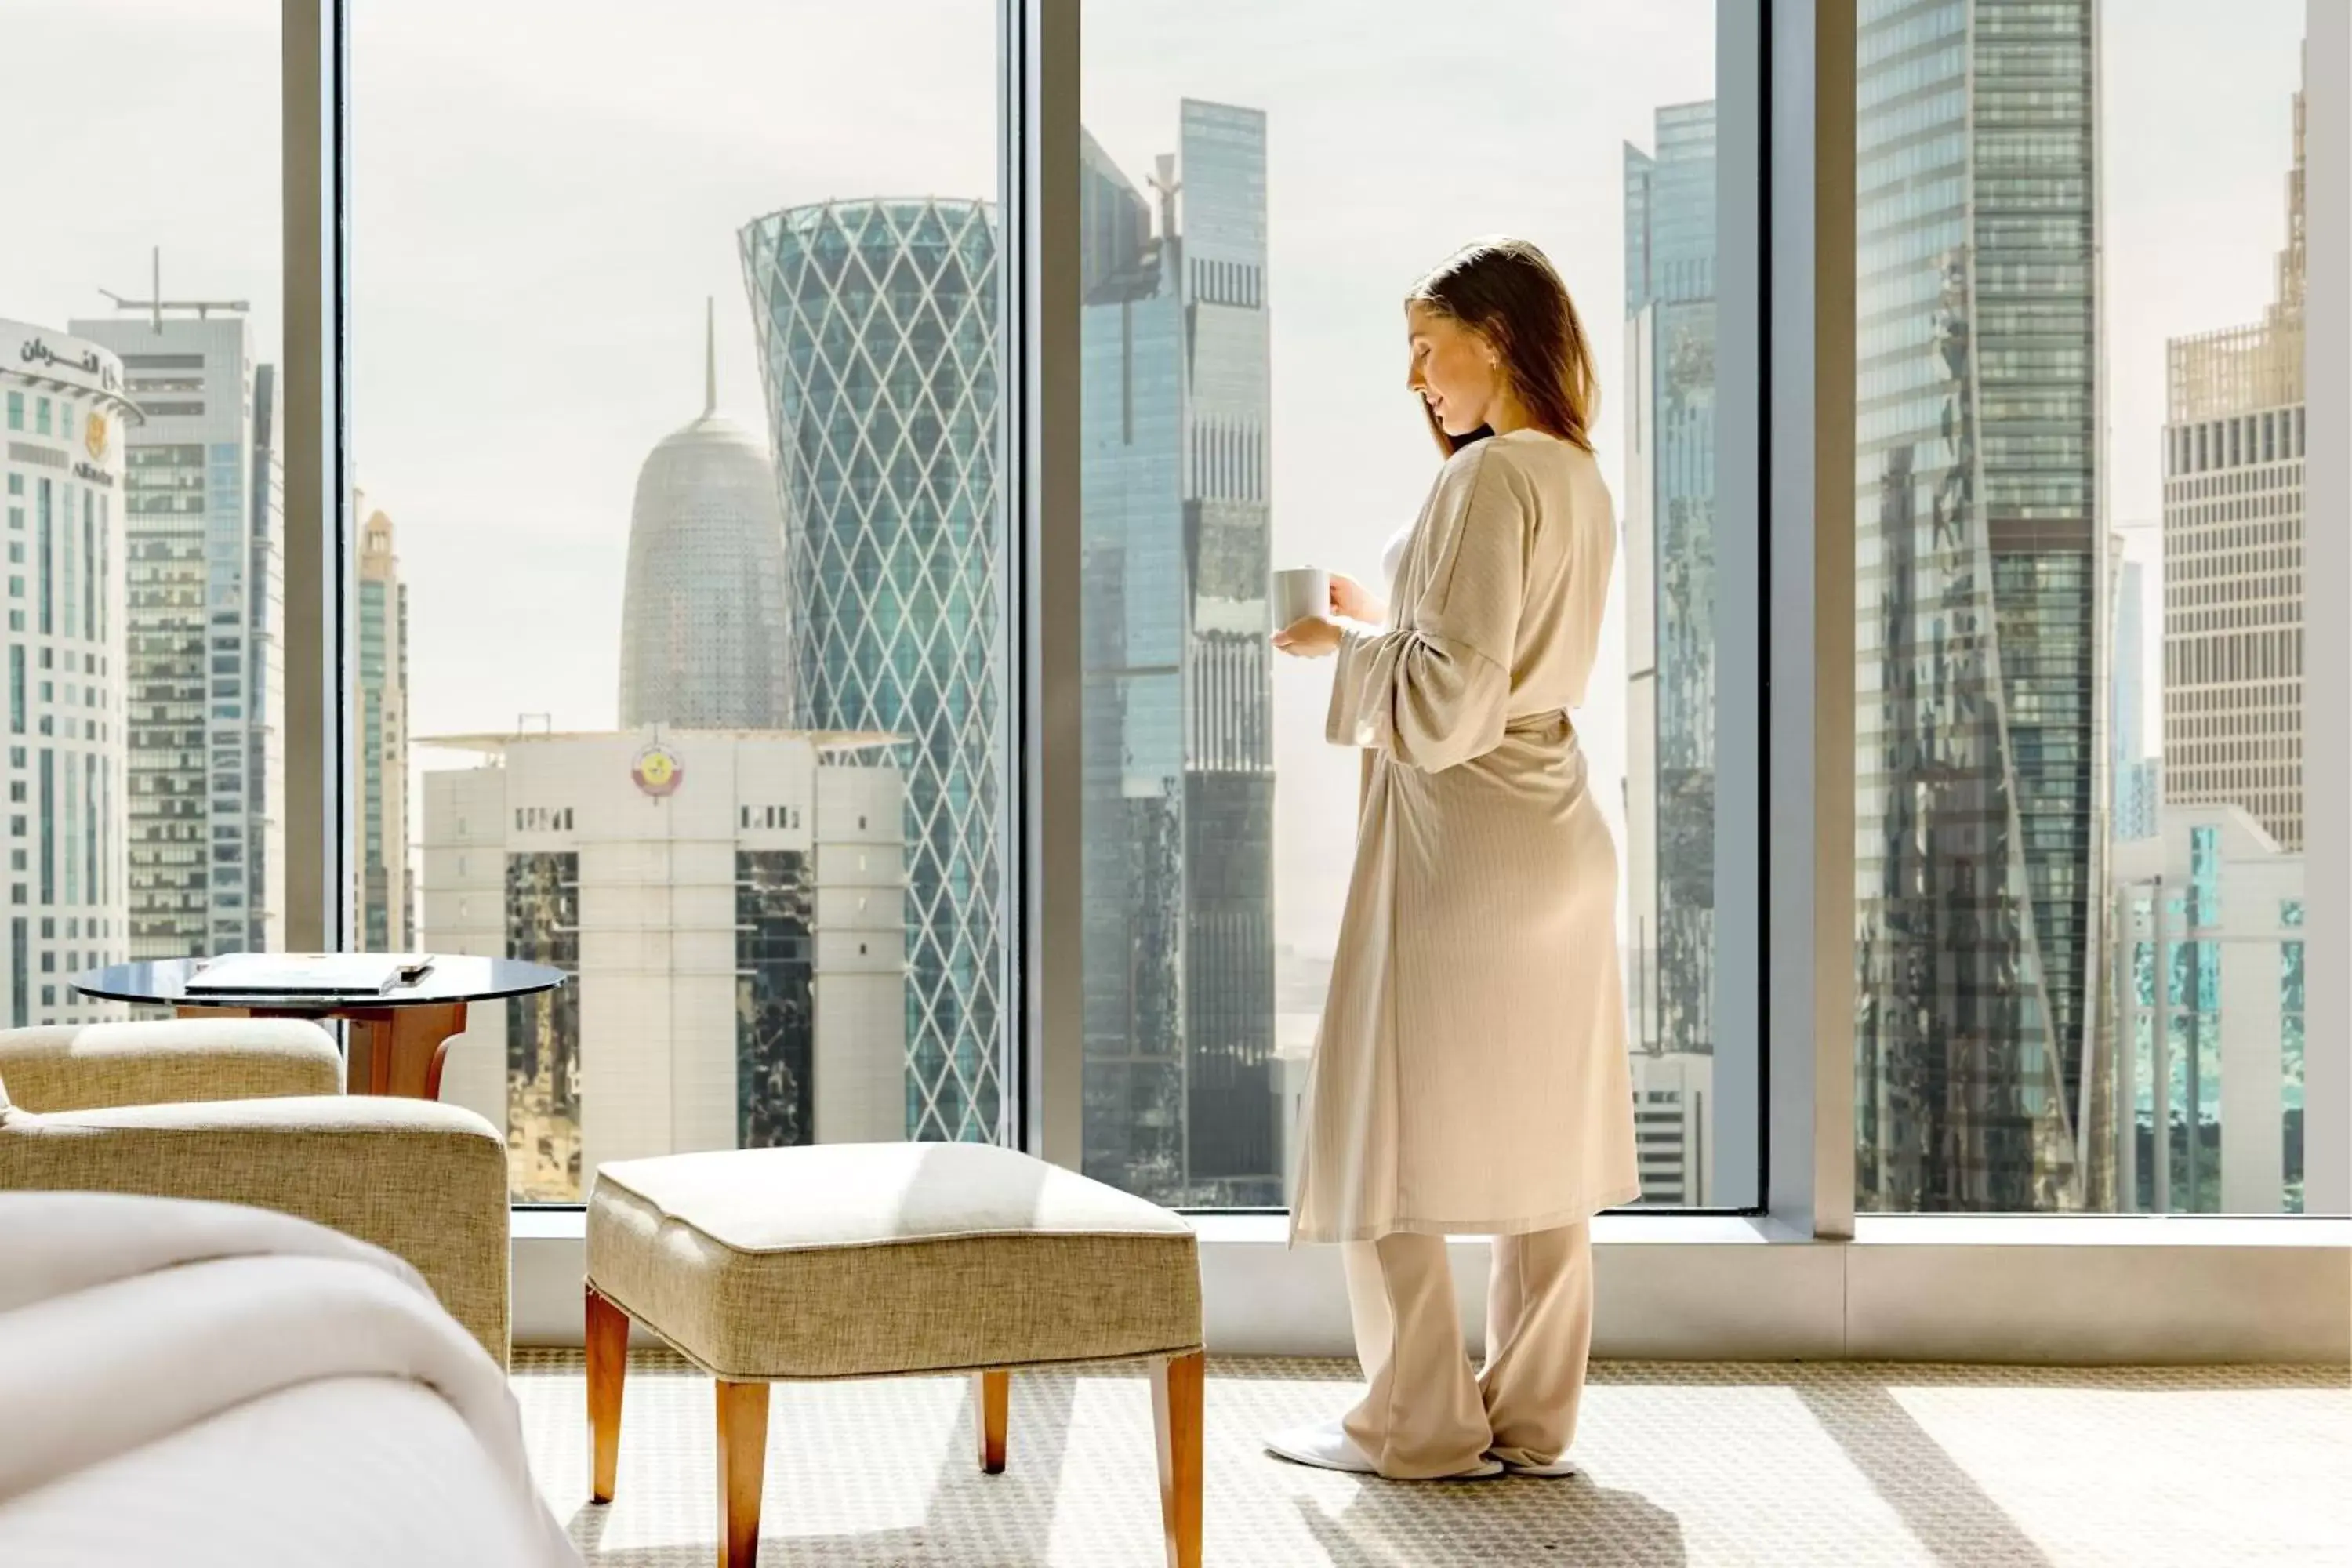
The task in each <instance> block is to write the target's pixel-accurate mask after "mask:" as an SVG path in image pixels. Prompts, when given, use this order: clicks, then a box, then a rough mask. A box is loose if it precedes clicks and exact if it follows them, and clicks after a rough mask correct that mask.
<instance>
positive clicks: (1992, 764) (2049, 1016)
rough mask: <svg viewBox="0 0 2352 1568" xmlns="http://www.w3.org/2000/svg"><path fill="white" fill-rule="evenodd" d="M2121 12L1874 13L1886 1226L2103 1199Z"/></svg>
mask: <svg viewBox="0 0 2352 1568" xmlns="http://www.w3.org/2000/svg"><path fill="white" fill-rule="evenodd" d="M2095 19H2096V5H2095V0H1863V5H1862V12H1861V31H1860V40H1859V54H1860V83H1859V91H1860V98H1859V101H1858V105H1857V108H1858V113H1859V121H1858V127H1857V149H1856V151H1857V159H1858V163H1857V169H1856V186H1857V197H1858V207H1859V210H1858V212H1857V233H1856V241H1857V245H1858V247H1859V250H1858V256H1857V262H1856V266H1857V276H1856V280H1855V281H1856V291H1857V313H1856V342H1855V352H1856V357H1857V361H1858V364H1857V369H1858V372H1859V382H1858V385H1857V389H1856V390H1857V405H1856V413H1857V417H1858V420H1859V426H1858V429H1857V432H1856V451H1855V457H1856V468H1857V472H1856V475H1855V526H1856V529H1857V531H1858V540H1857V548H1856V552H1855V566H1856V578H1857V591H1858V602H1857V605H1856V609H1857V616H1856V626H1855V641H1856V650H1857V656H1858V658H1857V665H1858V668H1857V671H1856V674H1857V700H1856V709H1855V746H1856V751H1857V766H1858V769H1859V773H1858V778H1857V789H1856V795H1855V817H1856V820H1855V835H1856V838H1855V879H1856V886H1855V895H1856V908H1855V920H1856V925H1857V932H1856V935H1857V959H1858V964H1859V970H1858V974H1857V983H1858V991H1857V995H1856V1042H1855V1044H1856V1059H1855V1066H1856V1073H1857V1082H1856V1096H1855V1110H1856V1116H1855V1122H1856V1127H1855V1132H1856V1146H1857V1168H1856V1189H1855V1202H1856V1203H1857V1205H1859V1206H1861V1207H1863V1208H1864V1209H1881V1210H1889V1209H1891V1210H1918V1209H1927V1210H1942V1209H1969V1210H1986V1209H1994V1210H2042V1209H2053V1208H2070V1207H2075V1206H2079V1205H2083V1204H2084V1202H2085V1201H2086V1192H2087V1193H2095V1187H2090V1188H2086V1178H2092V1177H2094V1176H2095V1173H2092V1172H2089V1171H2087V1170H2086V1169H2085V1165H2084V1160H2083V1158H2082V1157H2081V1154H2080V1152H2079V1151H2078V1146H2077V1143H2076V1138H2077V1135H2078V1133H2080V1132H2082V1131H2084V1129H2083V1121H2084V1113H2083V1107H2084V1105H2085V1104H2086V1103H2087V1102H2089V1101H2090V1100H2092V1099H2093V1098H2094V1090H2095V1089H2097V1087H2098V1086H2097V1085H2095V1084H2094V1083H2092V1082H2091V1081H2089V1080H2090V1079H2093V1078H2095V1077H2097V1076H2099V1073H2100V1069H2099V1068H2097V1066H2096V1063H2097V1057H2098V1054H2097V1053H2095V1052H2094V1051H2091V1050H2088V1049H2086V1047H2087V1044H2088V1041H2089V1037H2090V1034H2091V1031H2092V1030H2093V1028H2094V1027H2095V1020H2096V1016H2097V1014H2098V1012H2099V1007H2098V1005H2097V1002H2098V995H2097V992H2096V989H2095V978H2094V977H2095V973H2096V967H2097V966H2096V955H2097V952H2098V951H2099V948H2098V935H2097V931H2096V930H2095V922H2096V921H2097V919H2098V915H2099V910H2100V904H2101V900H2100V898H2099V896H2098V895H2099V891H2100V889H2102V887H2103V885H2104V882H2105V843H2104V827H2103V823H2104V815H2103V814H2102V813H2100V812H2097V811H2095V810H2094V802H2095V801H2097V800H2099V799H2100V798H2101V793H2102V791H2101V784H2102V783H2103V781H2101V780H2100V779H2099V777H2098V774H2099V772H2100V767H2101V763H2102V757H2101V752H2102V747H2103V744H2104V734H2103V731H2104V725H2105V713H2104V709H2105V692H2106V680H2105V660H2106V657H2107V656H2106V652H2105V637H2104V632H2105V627H2104V626H2103V624H2102V620H2103V605H2102V602H2101V600H2102V595H2101V594H2100V592H2099V590H2100V588H2101V586H2102V585H2103V584H2105V581H2106V571H2105V549H2106V528H2105V520H2104V519H2102V518H2101V517H2100V516H2099V514H2098V508H2099V500H2100V478H2099V471H2098V429H2099V425H2098V404H2099V388H2098V384H2097V380H2096V376H2097V371H2098V361H2099V354H2098V327H2097V323H2098V314H2097V308H2098V301H2097V298H2096V292H2095V291H2096V288H2097V260H2096V254H2097V253H2096V243H2097V210H2098V209H2097V187H2096V178H2097V169H2098V163H2097V145H2096V127H2097V118H2096V114H2097V108H2096V83H2097V74H2096V69H2095V52H2094V51H2095V37H2096V30H2095ZM2100 1098H2104V1097H2103V1096H2101V1097H2100Z"/></svg>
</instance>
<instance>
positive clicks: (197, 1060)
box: [0, 1018, 508, 1366]
mask: <svg viewBox="0 0 2352 1568" xmlns="http://www.w3.org/2000/svg"><path fill="white" fill-rule="evenodd" d="M340 1083H341V1060H340V1058H338V1056H337V1054H336V1051H335V1047H334V1042H333V1040H332V1039H331V1038H330V1037H328V1035H327V1032H326V1031H325V1030H324V1029H321V1028H320V1027H319V1026H317V1025H315V1024H310V1023H304V1022H300V1021H299V1020H293V1019H268V1018H249V1019H248V1018H235V1019H219V1020H212V1019H204V1020H196V1019H184V1020H163V1021H157V1022H152V1023H123V1024H89V1025H83V1026H78V1027H63V1028H41V1029H14V1030H0V1191H9V1190H15V1191H79V1192H112V1193H143V1194H151V1195H153V1196H157V1197H181V1198H205V1199H211V1200H214V1201H215V1202H222V1203H234V1204H247V1205H253V1206H255V1207H257V1208H268V1209H276V1210H278V1211H279V1212H281V1213H284V1214H290V1215H299V1216H300V1217H301V1218H304V1219H308V1220H312V1221H315V1222H316V1223H318V1224H320V1225H324V1226H330V1227H331V1228H332V1229H335V1230H338V1231H341V1232H342V1233H343V1234H344V1235H346V1236H351V1237H358V1238H359V1239H360V1240H362V1241H368V1242H373V1243H374V1244H375V1245H376V1246H378V1247H383V1248H384V1249H385V1250H386V1251H388V1252H392V1253H394V1254H395V1255H397V1256H399V1257H401V1258H406V1259H407V1260H408V1262H409V1263H410V1264H412V1265H413V1266H415V1268H416V1270H417V1272H418V1273H420V1274H422V1275H423V1276H424V1277H425V1281H426V1282H427V1283H428V1284H430V1285H431V1286H432V1287H433V1289H434V1292H435V1293H436V1295H438V1296H439V1297H440V1299H441V1304H442V1305H443V1306H444V1307H445V1308H446V1309H447V1310H448V1312H449V1314H450V1316H452V1317H454V1318H456V1319H457V1321H459V1322H460V1323H463V1324H464V1325H465V1326H466V1328H467V1331H469V1332H471V1333H472V1334H473V1336H474V1337H475V1338H476V1339H477V1340H478V1341H479V1342H481V1344H482V1347H483V1348H484V1349H485V1350H487V1351H488V1352H490V1355H491V1357H492V1359H494V1360H495V1361H497V1362H498V1363H499V1365H500V1366H504V1365H506V1364H507V1359H508V1358H507V1349H508V1344H507V1280H508V1252H507V1234H508V1233H507V1154H506V1141H505V1140H504V1139H503V1138H502V1137H500V1136H499V1132H498V1131H497V1130H495V1129H494V1128H492V1127H491V1126H490V1124H489V1123H488V1122H487V1121H483V1120H482V1118H480V1117H479V1116H477V1115H476V1114H474V1113H473V1112H472V1111H470V1110H464V1109H462V1108H460V1107H457V1106H454V1105H440V1104H436V1103H434V1102H431V1101H426V1100H394V1099H388V1098H383V1097H378V1096H373V1095H361V1096H352V1097H348V1098H347V1097H345V1096H344V1095H342V1094H341V1093H340V1092H339V1088H340Z"/></svg>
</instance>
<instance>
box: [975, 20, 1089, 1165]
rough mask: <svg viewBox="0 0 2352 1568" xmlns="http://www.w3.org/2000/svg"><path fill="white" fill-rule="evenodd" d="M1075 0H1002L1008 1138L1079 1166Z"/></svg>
mask: <svg viewBox="0 0 2352 1568" xmlns="http://www.w3.org/2000/svg"><path fill="white" fill-rule="evenodd" d="M1079 4H1080V0H1000V6H999V11H998V28H999V33H998V37H999V50H998V56H999V64H1000V67H1001V71H1002V75H1001V79H1000V87H999V91H1000V97H999V108H998V127H999V149H998V152H999V159H998V170H997V178H998V188H999V191H1000V202H999V209H998V221H999V223H1000V225H1001V229H1000V233H1001V235H1002V244H1001V246H1000V247H999V255H1000V260H999V264H998V288H999V295H998V299H999V304H1000V313H999V334H1000V335H999V348H1000V353H999V363H1000V364H1001V366H1002V374H1003V384H1002V396H1001V400H1000V405H999V407H1000V415H999V420H998V425H999V440H1000V441H1001V442H1002V447H1000V480H1001V492H1002V495H1003V506H1004V516H1005V519H1006V523H1007V533H1006V540H1005V543H1006V550H1005V553H1004V563H1005V564H1004V569H1003V571H1002V572H1001V573H1000V574H999V582H1000V588H999V594H1000V597H999V604H1000V606H1001V608H1002V616H1001V619H1000V622H999V625H1000V626H1001V627H1002V628H1003V636H1002V647H1003V654H1004V662H1003V668H1004V671H1005V680H1004V686H1003V702H1002V703H1001V704H1000V707H999V711H1000V713H1002V714H1003V734H1004V743H1003V746H1002V748H1001V751H1000V754H1001V755H1002V756H1003V759H1004V763H1005V769H1006V773H1005V779H1004V787H1003V792H1002V805H1001V820H1002V822H1003V838H1002V840H1001V842H1002V844H1003V853H1002V854H1001V856H1000V857H999V861H998V864H999V866H1000V867H1001V868H1002V873H1003V879H1004V886H1003V899H1004V914H1005V929H1006V930H1007V931H1008V932H1010V933H1011V940H1009V941H1008V942H1006V943H1005V944H1004V956H1005V976H1004V980H1005V995H1006V997H1007V999H1008V1003H1007V1005H1006V1007H1005V1009H1004V1013H1003V1016H1004V1019H1005V1022H1006V1038H1005V1050H1006V1055H1007V1061H1006V1066H1007V1068H1009V1069H1010V1078H1011V1080H1012V1086H1013V1087H1012V1092H1010V1093H1008V1094H1007V1095H1006V1097H1005V1115H1006V1120H1007V1122H1008V1125H1007V1126H1006V1127H1005V1128H1004V1136H1005V1138H1006V1140H1007V1141H1008V1142H1015V1143H1017V1144H1018V1145H1019V1146H1020V1147H1022V1148H1024V1149H1025V1150H1027V1151H1028V1152H1030V1153H1032V1154H1034V1155H1037V1156H1038V1157H1040V1158H1041V1159H1045V1160H1047V1161H1050V1162H1052V1163H1055V1164H1058V1165H1064V1166H1066V1167H1068V1168H1070V1169H1073V1170H1075V1169H1076V1168H1078V1165H1079V1157H1080V1141H1081V1138H1082V1136H1083V1115H1082V1109H1081V1108H1082V1100H1081V1097H1080V1084H1079V1074H1080V1072H1081V1070H1082V1067H1083V1060H1082V1058H1083V1054H1084V1044H1083V1026H1084V991H1083V984H1084V974H1085V969H1084V964H1085V954H1084V931H1085V928H1084V921H1083V919H1082V910H1081V907H1080V905H1081V900H1082V897H1083V892H1084V886H1083V882H1082V880H1081V878H1080V871H1079V864H1080V862H1079V857H1080V853H1081V847H1082V843H1081V835H1082V833H1083V830H1084V825H1083V821H1082V815H1081V802H1080V784H1081V774H1080V767H1079V742H1080V721H1081V708H1082V704H1081V701H1080V695H1081V682H1082V679H1083V678H1082V674H1081V670H1080V665H1079V645H1078V634H1079V616H1080V613H1081V612H1080V599H1079V594H1078V573H1079V560H1078V552H1079V542H1080V533H1079V516H1078V505H1079V497H1078V388H1079V371H1080V367H1079V354H1078V331H1079V322H1078V224H1077V212H1076V207H1077V200H1078V72H1079V49H1078V29H1079Z"/></svg>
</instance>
